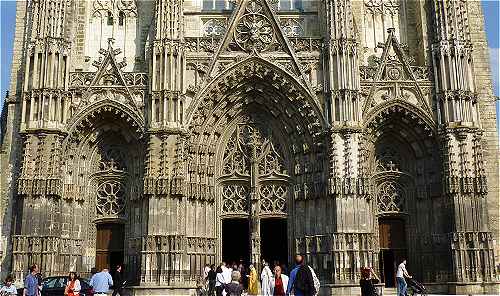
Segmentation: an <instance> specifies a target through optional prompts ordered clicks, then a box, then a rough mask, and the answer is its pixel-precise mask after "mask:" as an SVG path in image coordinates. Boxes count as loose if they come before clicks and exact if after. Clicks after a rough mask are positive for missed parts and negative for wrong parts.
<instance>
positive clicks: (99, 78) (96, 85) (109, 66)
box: [88, 38, 139, 112]
mask: <svg viewBox="0 0 500 296" xmlns="http://www.w3.org/2000/svg"><path fill="white" fill-rule="evenodd" d="M112 43H113V39H112V38H110V39H109V40H108V49H103V48H101V49H100V50H99V53H100V54H101V55H102V56H103V57H104V58H103V59H99V60H98V61H94V62H93V63H92V65H93V66H95V67H97V71H96V73H95V76H94V79H92V82H91V83H90V84H89V87H88V93H89V94H92V93H93V92H95V91H93V90H95V89H101V90H102V89H106V90H109V87H116V88H120V89H123V90H124V91H125V93H126V94H127V95H125V100H127V104H129V105H131V106H132V107H133V108H135V111H137V112H139V107H138V106H137V104H136V102H135V101H134V99H133V96H132V93H131V91H130V89H129V87H128V85H127V82H126V80H125V78H124V77H123V72H122V70H121V68H123V67H125V66H126V63H125V61H123V62H117V61H116V56H117V55H119V54H120V53H121V50H120V49H119V48H113V46H112Z"/></svg>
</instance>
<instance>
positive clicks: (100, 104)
mask: <svg viewBox="0 0 500 296" xmlns="http://www.w3.org/2000/svg"><path fill="white" fill-rule="evenodd" d="M112 93H113V92H112ZM119 94H120V93H119V92H118V93H116V95H119ZM92 95H95V96H99V95H100V93H98V92H96V93H93V94H92ZM92 95H91V96H92ZM121 95H122V96H126V94H121ZM89 97H90V96H89ZM103 113H114V114H115V116H116V117H117V118H121V119H123V120H124V121H125V122H127V125H128V126H129V128H130V129H133V130H134V132H135V133H136V135H137V137H139V138H141V137H142V135H143V134H144V120H143V118H142V116H141V115H140V114H138V113H137V111H135V110H134V109H132V108H130V107H129V106H127V105H125V104H122V103H120V102H118V101H115V100H114V99H113V100H112V99H110V98H105V99H101V100H97V101H95V102H92V103H91V104H90V105H88V106H86V107H85V108H84V109H80V110H79V111H77V112H76V114H74V115H73V116H72V117H71V118H70V120H69V121H68V123H67V130H68V134H69V135H72V134H75V133H77V132H78V131H79V130H83V129H85V127H86V126H87V127H88V126H91V125H92V122H93V121H95V120H94V119H95V117H96V116H99V115H100V114H103Z"/></svg>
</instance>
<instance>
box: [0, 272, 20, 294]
mask: <svg viewBox="0 0 500 296" xmlns="http://www.w3.org/2000/svg"><path fill="white" fill-rule="evenodd" d="M13 282H14V280H13V279H12V277H11V276H8V277H7V278H6V279H5V285H4V286H3V287H2V288H1V289H0V295H1V296H4V295H6V296H11V295H17V289H16V286H14V284H13Z"/></svg>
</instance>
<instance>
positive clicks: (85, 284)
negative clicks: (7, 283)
mask: <svg viewBox="0 0 500 296" xmlns="http://www.w3.org/2000/svg"><path fill="white" fill-rule="evenodd" d="M79 280H80V285H81V287H82V289H81V290H80V296H94V289H93V288H92V287H91V286H90V284H89V281H88V280H87V279H82V278H80V279H79ZM67 282H68V277H67V276H51V277H47V278H44V279H43V281H42V296H64V289H65V288H66V284H67ZM21 295H22V294H21Z"/></svg>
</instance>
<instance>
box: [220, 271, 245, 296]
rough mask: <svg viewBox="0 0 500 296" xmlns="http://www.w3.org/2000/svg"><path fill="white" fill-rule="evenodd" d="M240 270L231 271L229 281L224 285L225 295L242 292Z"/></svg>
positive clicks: (233, 295) (234, 295) (230, 295)
mask: <svg viewBox="0 0 500 296" xmlns="http://www.w3.org/2000/svg"><path fill="white" fill-rule="evenodd" d="M240 278H241V275H240V272H239V271H237V270H234V271H233V272H232V273H231V282H230V283H229V284H227V285H226V286H225V287H224V290H226V295H227V296H241V294H242V293H243V286H242V285H241V284H240Z"/></svg>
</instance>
